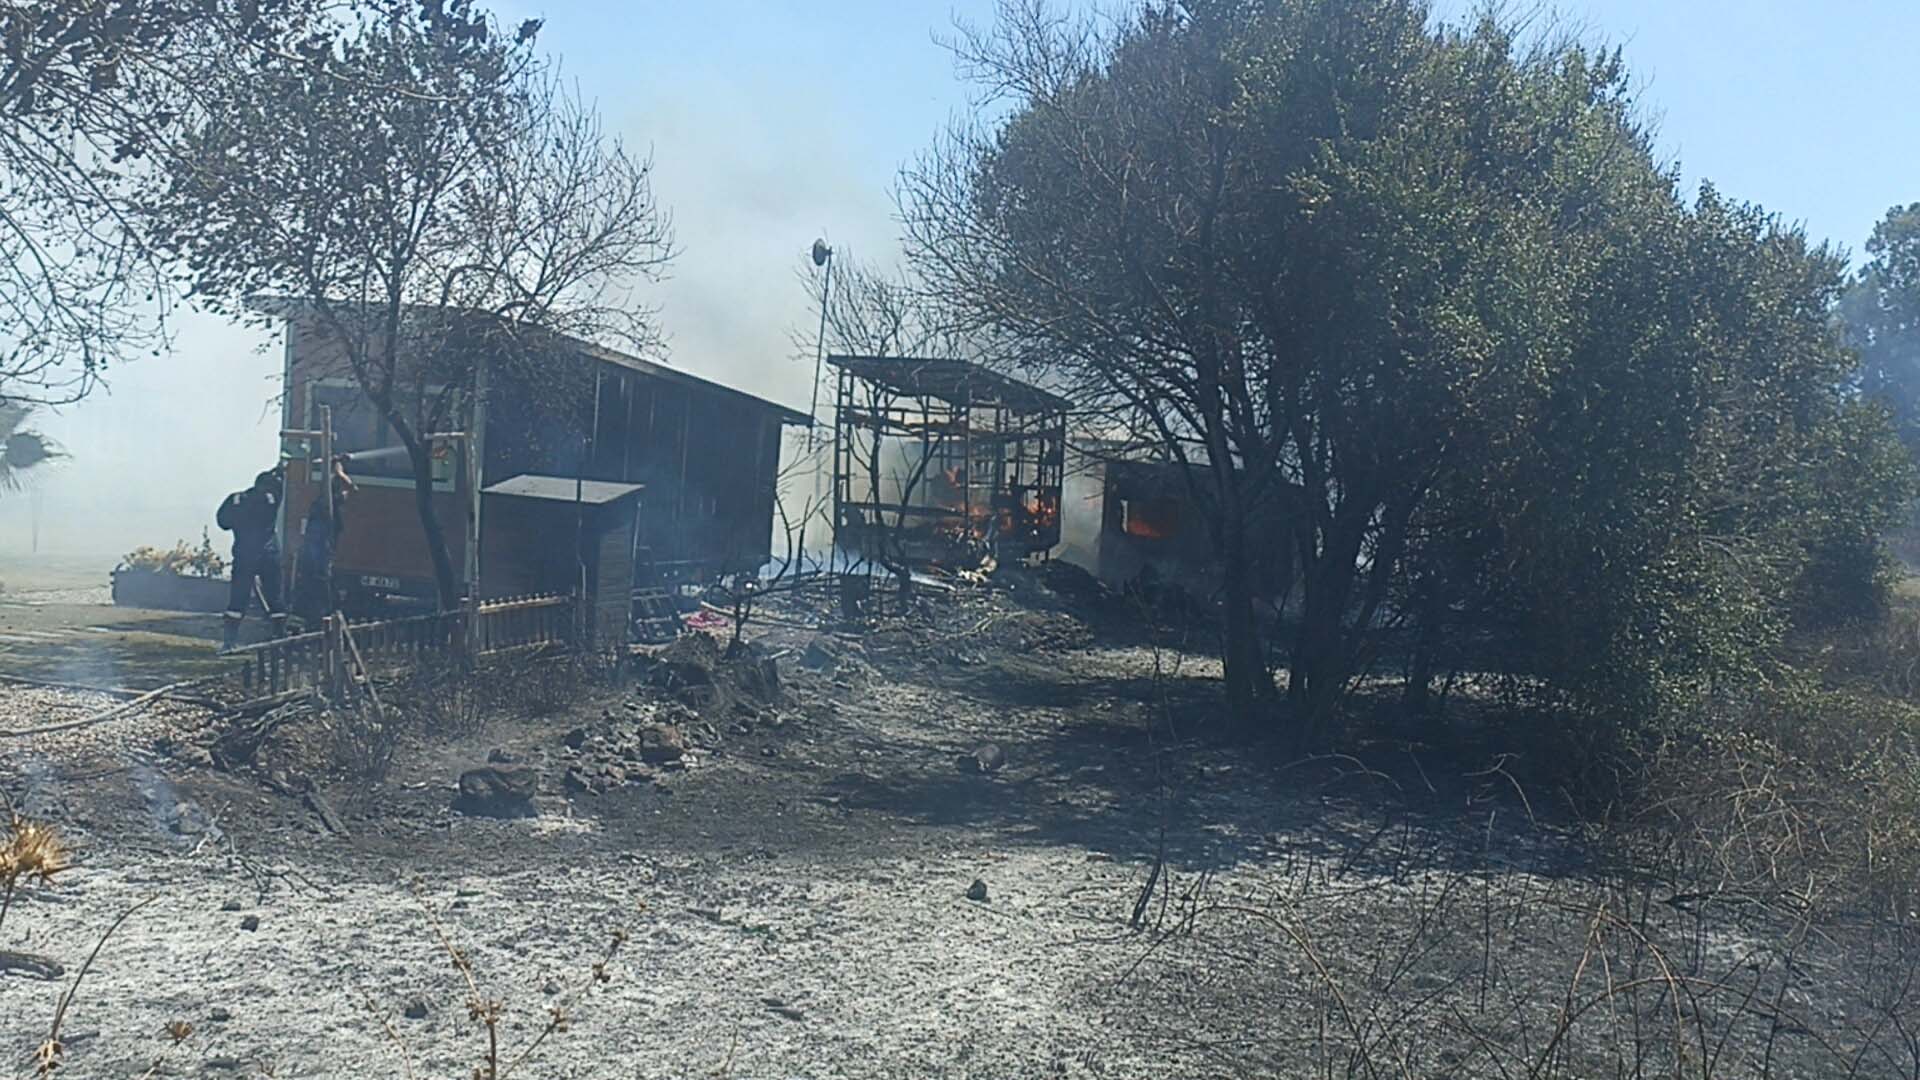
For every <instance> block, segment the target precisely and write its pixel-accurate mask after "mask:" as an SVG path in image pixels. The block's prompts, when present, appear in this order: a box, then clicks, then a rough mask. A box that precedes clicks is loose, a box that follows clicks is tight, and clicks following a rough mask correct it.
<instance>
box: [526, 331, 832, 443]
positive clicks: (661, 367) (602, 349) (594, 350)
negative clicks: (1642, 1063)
mask: <svg viewBox="0 0 1920 1080" xmlns="http://www.w3.org/2000/svg"><path fill="white" fill-rule="evenodd" d="M554 336H555V337H566V335H563V334H555V335H554ZM566 340H567V341H569V342H570V343H572V344H573V345H574V346H575V347H576V348H578V349H579V350H580V353H581V355H583V356H587V357H591V358H592V359H595V360H598V361H600V362H601V363H604V364H612V365H614V366H615V367H623V368H626V369H627V370H628V371H636V372H639V373H640V374H642V375H647V376H651V377H653V378H656V379H665V380H667V381H668V382H678V383H681V384H683V385H687V386H692V387H696V388H698V389H701V390H718V391H719V392H721V393H722V394H726V395H729V396H732V397H736V398H741V399H744V400H746V401H750V402H752V403H754V404H755V405H759V406H761V407H763V408H767V409H771V410H773V411H774V413H776V414H777V415H778V416H779V417H780V422H781V423H783V424H798V425H800V426H802V427H811V426H812V425H813V418H812V417H809V416H808V415H807V414H806V413H803V412H801V411H800V410H799V409H790V408H788V407H786V406H785V405H782V404H780V403H779V402H777V401H768V400H767V399H766V398H763V397H759V396H757V395H754V394H749V393H747V392H746V391H745V390H739V389H735V388H734V387H731V386H728V385H727V384H726V383H722V382H715V381H714V380H712V379H709V378H706V377H704V376H700V375H695V374H693V373H692V372H690V371H684V370H682V369H680V368H677V367H670V366H668V365H666V364H661V363H656V362H654V361H652V360H645V359H642V358H640V357H638V356H629V355H628V354H626V353H623V352H620V351H619V350H617V349H609V348H607V347H606V346H604V345H596V344H594V343H593V342H591V341H581V340H580V339H579V338H573V337H567V338H566Z"/></svg>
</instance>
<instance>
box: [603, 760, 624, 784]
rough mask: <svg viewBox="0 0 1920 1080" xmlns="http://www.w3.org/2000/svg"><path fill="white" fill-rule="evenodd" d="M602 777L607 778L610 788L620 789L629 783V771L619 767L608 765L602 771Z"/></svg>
mask: <svg viewBox="0 0 1920 1080" xmlns="http://www.w3.org/2000/svg"><path fill="white" fill-rule="evenodd" d="M600 775H601V776H604V777H606V780H607V784H608V786H610V787H618V786H619V785H621V784H624V783H626V782H627V770H625V769H623V768H621V767H620V766H618V765H608V766H607V767H606V768H604V769H601V770H600Z"/></svg>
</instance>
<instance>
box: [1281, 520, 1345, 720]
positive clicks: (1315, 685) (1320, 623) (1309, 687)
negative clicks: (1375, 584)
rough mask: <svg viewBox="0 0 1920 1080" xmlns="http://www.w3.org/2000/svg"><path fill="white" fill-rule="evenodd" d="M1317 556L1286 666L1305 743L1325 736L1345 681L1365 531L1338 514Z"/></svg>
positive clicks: (1307, 579) (1307, 575)
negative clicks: (1348, 626)
mask: <svg viewBox="0 0 1920 1080" xmlns="http://www.w3.org/2000/svg"><path fill="white" fill-rule="evenodd" d="M1336 523H1337V524H1336V526H1335V528H1334V531H1333V534H1332V535H1331V536H1329V537H1328V541H1329V542H1328V543H1327V544H1326V545H1325V547H1324V549H1323V550H1322V551H1320V553H1319V555H1318V557H1317V558H1310V557H1307V553H1306V552H1305V551H1303V552H1302V556H1303V561H1305V562H1306V563H1307V565H1306V567H1305V572H1304V575H1303V578H1304V580H1303V586H1304V587H1303V591H1302V596H1301V600H1302V604H1301V608H1302V610H1301V617H1300V626H1299V629H1298V631H1297V632H1296V634H1295V638H1294V647H1293V656H1292V657H1291V658H1290V660H1289V662H1288V669H1287V703H1288V704H1289V705H1290V706H1291V708H1292V711H1293V715H1294V718H1295V722H1296V723H1297V724H1298V726H1299V727H1298V735H1299V737H1300V739H1301V740H1302V741H1303V742H1304V743H1306V744H1314V743H1318V742H1319V741H1321V740H1322V739H1323V738H1324V737H1325V736H1326V734H1327V725H1328V722H1329V721H1330V720H1331V718H1332V713H1333V709H1334V707H1335V706H1336V705H1337V704H1338V703H1339V700H1340V693H1341V690H1342V689H1343V688H1344V686H1345V685H1346V679H1347V676H1348V674H1349V672H1348V670H1347V666H1348V665H1347V649H1346V637H1347V635H1346V625H1345V623H1346V613H1347V608H1348V605H1349V601H1351V600H1352V598H1353V583H1354V572H1355V562H1356V561H1357V560H1358V559H1359V557H1360V530H1359V529H1358V528H1355V527H1353V526H1352V524H1351V523H1344V522H1339V519H1338V518H1336Z"/></svg>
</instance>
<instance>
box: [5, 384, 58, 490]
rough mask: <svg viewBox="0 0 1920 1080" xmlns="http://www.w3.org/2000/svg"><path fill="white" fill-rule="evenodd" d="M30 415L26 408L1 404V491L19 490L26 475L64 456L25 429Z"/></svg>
mask: <svg viewBox="0 0 1920 1080" xmlns="http://www.w3.org/2000/svg"><path fill="white" fill-rule="evenodd" d="M32 416H33V410H31V409H29V408H28V407H27V406H25V405H17V404H15V405H9V404H0V491H18V490H20V485H21V482H22V479H23V477H24V476H25V475H26V474H27V473H28V472H30V471H31V470H33V469H37V468H40V467H41V466H43V465H46V464H48V463H49V462H53V461H58V460H60V459H61V458H63V457H65V456H66V454H65V452H64V451H62V450H61V449H60V448H59V447H58V446H55V445H54V443H53V441H52V440H51V439H48V438H47V437H46V436H45V435H42V434H40V433H39V432H37V431H33V430H31V429H29V428H28V427H27V426H26V422H27V420H28V419H30V418H31V417H32Z"/></svg>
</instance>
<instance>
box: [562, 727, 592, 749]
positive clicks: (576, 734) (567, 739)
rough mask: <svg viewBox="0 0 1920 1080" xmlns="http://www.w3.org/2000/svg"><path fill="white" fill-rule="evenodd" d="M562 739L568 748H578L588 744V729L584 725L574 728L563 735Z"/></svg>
mask: <svg viewBox="0 0 1920 1080" xmlns="http://www.w3.org/2000/svg"><path fill="white" fill-rule="evenodd" d="M560 741H561V742H563V743H565V744H566V747H567V749H569V750H578V749H580V748H581V747H583V746H585V745H587V729H586V728H583V727H577V728H574V729H573V730H572V731H569V732H567V733H566V734H565V735H562V736H561V737H560Z"/></svg>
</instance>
